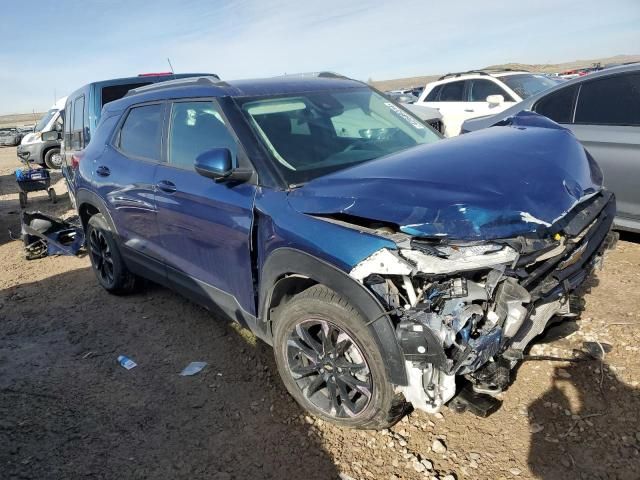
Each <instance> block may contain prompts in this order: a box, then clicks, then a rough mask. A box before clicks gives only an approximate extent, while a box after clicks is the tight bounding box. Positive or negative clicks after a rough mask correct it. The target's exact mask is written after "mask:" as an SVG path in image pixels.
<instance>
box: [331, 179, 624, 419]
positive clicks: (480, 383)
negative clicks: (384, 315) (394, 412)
mask: <svg viewBox="0 0 640 480" xmlns="http://www.w3.org/2000/svg"><path fill="white" fill-rule="evenodd" d="M614 216H615V198H614V196H613V194H611V193H610V192H608V191H606V190H600V191H599V192H598V193H596V194H593V195H591V196H590V197H588V198H586V199H583V200H582V201H580V202H579V203H578V204H577V205H576V206H575V207H574V208H573V209H571V210H570V211H569V212H568V213H567V214H566V215H564V216H563V217H562V218H560V219H558V220H557V221H555V222H553V223H550V224H541V225H539V227H540V228H539V229H538V231H537V233H536V234H535V235H521V236H517V237H515V238H504V239H493V240H477V241H472V242H463V241H458V240H448V239H442V238H440V239H438V238H437V237H421V236H415V235H410V234H406V233H403V232H402V231H398V230H396V231H393V230H392V229H389V228H388V227H382V228H378V229H377V232H378V233H379V234H381V235H385V236H387V237H388V238H391V239H393V241H394V242H395V243H396V245H397V249H395V250H392V249H382V250H379V251H377V252H376V253H374V254H373V255H371V256H370V257H368V258H366V259H364V260H363V261H361V262H360V263H358V264H357V265H356V266H355V267H354V268H353V269H352V270H351V272H350V275H351V276H352V277H353V278H354V279H356V280H357V281H359V282H361V283H362V284H364V285H365V286H367V287H368V288H369V289H370V290H371V291H372V292H373V293H374V294H375V296H376V297H377V298H378V300H379V301H380V302H381V304H382V305H383V307H384V308H385V309H386V310H387V312H388V313H389V315H390V317H391V318H392V320H393V321H394V324H395V330H396V336H397V340H398V342H399V344H400V346H401V348H402V350H403V352H404V357H405V364H406V370H407V377H408V379H409V384H408V385H407V386H403V387H399V388H400V389H401V391H402V393H403V394H404V395H405V398H406V399H407V401H410V402H411V403H412V404H413V406H414V408H418V409H421V410H424V411H427V412H431V413H433V412H437V411H438V410H439V409H440V408H441V407H442V406H443V405H445V404H447V403H448V402H450V401H451V400H452V399H453V398H454V397H455V396H456V394H457V393H459V392H460V390H461V389H466V390H469V391H471V390H472V391H474V392H476V393H478V392H480V393H482V394H488V395H492V396H495V395H496V394H498V393H500V392H501V391H503V390H504V389H505V388H506V387H507V386H508V385H509V383H510V379H511V375H510V373H511V371H512V369H513V368H514V367H515V366H516V365H517V363H518V362H519V361H520V360H521V359H522V358H523V352H524V350H525V349H526V347H527V346H528V345H529V344H530V343H531V341H532V340H533V339H534V338H535V337H536V336H537V335H539V334H540V333H542V331H543V330H544V329H545V327H546V326H547V325H548V323H549V321H550V320H551V319H552V318H553V317H554V316H555V317H558V316H559V317H562V316H575V315H577V314H579V312H580V310H581V307H582V304H583V302H582V300H581V298H580V292H581V291H582V290H583V289H581V288H580V287H581V286H583V285H584V283H585V280H586V279H587V278H588V276H589V275H590V273H591V272H592V271H593V270H594V268H596V267H598V266H599V265H600V264H601V262H602V257H603V254H604V251H605V250H606V249H607V248H608V247H609V248H612V247H613V244H614V243H615V240H616V236H615V234H613V233H611V232H610V229H611V225H612V222H613V218H614ZM334 221H335V220H334ZM361 228H365V227H362V226H361Z"/></svg>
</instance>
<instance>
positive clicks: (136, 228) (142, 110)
mask: <svg viewBox="0 0 640 480" xmlns="http://www.w3.org/2000/svg"><path fill="white" fill-rule="evenodd" d="M164 109H165V104H164V103H147V104H140V105H134V106H132V107H131V108H130V109H129V110H128V111H127V112H125V113H124V114H123V115H122V120H121V121H120V124H119V126H118V128H117V129H116V134H115V136H114V138H113V140H112V142H111V144H110V145H107V147H106V149H105V151H104V152H103V153H102V154H101V155H99V156H97V157H96V158H95V159H94V160H93V164H92V165H91V168H92V169H93V171H92V176H93V181H94V185H95V187H94V188H97V190H98V193H99V195H100V197H101V198H103V199H105V203H106V205H107V208H108V209H109V213H110V214H111V217H112V218H113V220H114V223H115V225H116V227H117V229H118V235H119V237H120V240H121V241H122V253H123V255H124V257H125V260H126V262H127V264H129V265H130V268H132V269H133V270H134V271H139V273H143V274H145V275H152V276H153V275H157V276H160V277H164V276H165V272H164V266H163V264H162V259H161V257H160V249H159V248H158V245H157V244H156V243H155V242H156V241H157V237H158V235H157V232H158V228H157V223H156V205H155V199H154V188H155V187H154V178H155V172H156V168H157V166H158V164H159V163H160V162H161V160H162V156H161V152H162V128H163V119H164ZM108 120H110V119H105V121H108ZM82 168H83V169H84V168H87V167H86V166H85V163H82ZM83 171H84V170H83ZM141 270H142V271H141ZM158 280H159V281H160V279H158Z"/></svg>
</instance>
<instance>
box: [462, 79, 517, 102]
mask: <svg viewBox="0 0 640 480" xmlns="http://www.w3.org/2000/svg"><path fill="white" fill-rule="evenodd" d="M469 88H470V91H469V101H470V102H486V101H487V97H488V96H489V95H502V96H503V97H504V100H505V102H511V101H513V99H512V98H511V95H509V94H508V93H507V92H505V91H504V89H503V88H502V87H501V86H500V85H498V84H497V83H495V82H492V81H491V80H471V81H470V82H469Z"/></svg>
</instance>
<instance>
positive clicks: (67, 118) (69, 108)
mask: <svg viewBox="0 0 640 480" xmlns="http://www.w3.org/2000/svg"><path fill="white" fill-rule="evenodd" d="M72 112H73V102H72V101H71V100H68V101H67V103H66V104H65V106H64V148H65V150H67V149H69V148H71V113H72Z"/></svg>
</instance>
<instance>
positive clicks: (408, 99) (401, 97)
mask: <svg viewBox="0 0 640 480" xmlns="http://www.w3.org/2000/svg"><path fill="white" fill-rule="evenodd" d="M384 93H385V95H386V96H387V97H389V98H390V99H392V100H395V101H396V102H398V103H415V102H417V101H418V97H416V96H415V95H413V94H412V93H411V92H398V91H389V92H384Z"/></svg>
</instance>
